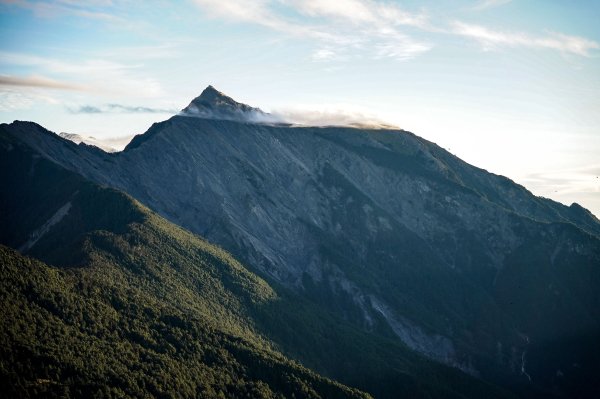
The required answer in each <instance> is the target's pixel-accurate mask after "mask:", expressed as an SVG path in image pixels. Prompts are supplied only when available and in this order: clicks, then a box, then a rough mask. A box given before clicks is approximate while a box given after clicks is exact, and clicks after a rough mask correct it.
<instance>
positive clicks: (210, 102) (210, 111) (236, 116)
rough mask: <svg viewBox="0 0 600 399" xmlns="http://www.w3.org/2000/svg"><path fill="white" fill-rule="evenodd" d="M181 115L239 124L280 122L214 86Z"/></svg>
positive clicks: (209, 87)
mask: <svg viewBox="0 0 600 399" xmlns="http://www.w3.org/2000/svg"><path fill="white" fill-rule="evenodd" d="M180 115H182V116H190V117H196V118H209V119H222V120H231V121H238V122H259V123H260V122H262V123H264V122H278V119H277V118H275V117H274V116H273V115H271V114H268V113H266V112H264V111H262V110H261V109H259V108H253V107H251V106H249V105H246V104H242V103H238V102H237V101H235V100H234V99H233V98H231V97H228V96H226V95H225V94H223V93H221V92H220V91H218V90H217V89H215V88H214V87H212V86H208V87H207V88H206V89H204V91H203V92H202V93H201V94H200V95H199V96H198V97H196V98H194V99H193V100H192V102H191V103H190V104H189V105H188V106H187V107H185V108H184V109H182V110H181V113H180Z"/></svg>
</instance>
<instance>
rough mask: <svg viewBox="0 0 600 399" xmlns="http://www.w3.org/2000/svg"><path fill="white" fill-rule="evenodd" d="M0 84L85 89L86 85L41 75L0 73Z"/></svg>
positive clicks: (86, 88)
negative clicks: (25, 75)
mask: <svg viewBox="0 0 600 399" xmlns="http://www.w3.org/2000/svg"><path fill="white" fill-rule="evenodd" d="M0 86H17V87H35V88H43V89H59V90H76V91H87V90H89V88H88V87H85V86H82V85H77V84H73V83H69V82H61V81H57V80H54V79H49V78H46V77H43V76H28V77H18V76H6V75H0Z"/></svg>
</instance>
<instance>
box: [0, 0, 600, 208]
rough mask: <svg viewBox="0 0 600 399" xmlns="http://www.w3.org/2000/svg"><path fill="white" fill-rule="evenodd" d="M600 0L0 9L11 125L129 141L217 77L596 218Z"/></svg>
mask: <svg viewBox="0 0 600 399" xmlns="http://www.w3.org/2000/svg"><path fill="white" fill-rule="evenodd" d="M599 19H600V1H583V0H572V1H558V0H543V1H542V0H455V1H450V0H437V1H427V0H424V1H411V0H406V1H392V0H254V1H245V0H195V1H192V0H190V1H139V0H123V1H118V0H114V1H111V0H90V1H85V2H80V1H76V0H61V1H34V0H0V122H2V123H5V122H6V123H9V122H12V121H13V120H31V121H35V122H37V123H39V124H41V125H42V126H44V127H46V128H47V129H50V130H52V131H55V132H57V133H58V132H68V133H76V134H81V135H84V136H93V137H96V138H98V139H101V140H102V139H111V140H113V142H118V141H119V140H121V141H123V140H122V139H123V138H124V137H129V136H131V135H134V134H139V133H143V132H144V131H146V130H147V129H148V127H150V125H151V124H152V123H153V122H157V121H161V120H165V119H168V118H169V117H170V116H171V115H173V114H174V113H177V112H178V111H179V110H180V109H182V108H184V107H185V106H186V105H187V104H188V103H189V102H190V101H191V100H192V99H193V98H194V97H196V96H198V95H199V94H200V93H201V91H202V90H203V89H204V88H205V87H206V86H207V85H209V84H212V85H213V86H215V87H216V88H217V89H219V90H220V91H222V92H224V93H226V94H228V95H230V96H232V97H233V98H234V99H236V100H237V101H240V102H244V103H247V104H250V105H252V106H256V107H260V108H261V109H263V110H265V111H268V112H273V113H276V114H279V115H282V116H283V117H286V118H288V119H290V120H292V121H294V122H304V123H316V124H319V123H348V122H363V121H368V122H371V121H373V122H380V121H381V122H384V123H388V124H392V125H396V126H399V127H401V128H403V129H406V130H409V131H411V132H414V133H415V134H417V135H419V136H421V137H423V138H425V139H427V140H430V141H433V142H435V143H437V144H438V145H440V146H442V147H443V148H446V149H447V150H449V151H450V152H452V153H453V154H455V155H457V156H459V157H460V158H462V159H463V160H465V161H467V162H469V163H471V164H473V165H476V166H478V167H481V168H484V169H487V170H488V171H490V172H493V173H496V174H502V175H505V176H508V177H509V178H511V179H513V180H514V181H516V182H517V183H519V184H522V185H524V186H525V187H527V188H528V189H529V190H531V191H532V192H533V193H534V194H536V195H541V196H544V197H548V198H552V199H554V200H557V201H560V202H562V203H564V204H566V205H570V204H571V203H573V202H577V203H579V204H581V205H583V206H585V207H586V208H588V209H590V210H591V211H592V212H593V213H594V214H595V215H596V216H599V217H600V178H599V176H600V24H599V23H598V20H599Z"/></svg>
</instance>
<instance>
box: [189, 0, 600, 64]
mask: <svg viewBox="0 0 600 399" xmlns="http://www.w3.org/2000/svg"><path fill="white" fill-rule="evenodd" d="M510 2H511V0H482V1H480V2H478V3H476V5H475V6H474V8H475V9H488V8H493V7H499V6H502V5H506V4H508V3H510ZM195 3H196V4H197V5H198V6H200V7H201V8H202V9H204V10H206V11H207V12H208V13H209V14H211V15H213V16H216V17H220V18H227V19H232V20H235V21H241V22H246V23H253V24H257V25H261V26H264V27H266V28H270V29H273V30H276V31H279V32H282V33H285V34H288V35H290V36H299V37H306V38H310V39H313V40H315V41H316V42H317V43H316V44H317V48H318V49H317V50H316V51H315V52H314V53H313V54H312V56H311V59H312V60H314V61H336V60H349V59H350V57H348V56H345V57H339V55H341V54H346V55H354V56H367V57H370V58H374V59H381V58H392V59H396V60H400V61H406V60H410V59H412V58H415V57H417V56H419V55H421V54H423V53H426V52H427V51H429V50H431V49H432V48H433V47H434V44H433V41H432V34H433V35H434V36H433V37H434V38H435V34H437V35H439V36H438V37H442V36H448V35H459V36H463V37H468V38H471V39H473V40H476V41H478V42H479V43H481V44H482V45H483V47H484V49H486V50H488V49H491V48H495V47H500V46H507V47H531V48H541V49H548V50H554V51H560V52H562V53H566V54H574V55H579V56H584V57H589V56H590V55H591V53H592V51H593V50H597V49H599V48H600V45H599V44H598V42H596V41H594V40H590V39H586V38H584V37H579V36H571V35H567V34H564V33H560V32H548V33H545V34H542V35H540V34H538V35H533V34H528V33H524V32H507V31H501V30H495V29H492V28H489V27H486V26H482V25H476V24H469V23H465V22H461V21H455V22H451V23H447V22H445V21H433V20H431V18H430V16H429V15H428V14H427V13H426V12H422V11H420V12H411V11H407V10H405V9H404V8H401V7H399V6H398V5H396V4H394V3H391V2H386V1H381V0H257V1H255V2H253V6H252V7H248V6H247V2H246V1H243V0H195ZM415 32H416V33H415ZM419 32H420V33H419ZM424 34H427V36H425V35H424ZM424 37H427V39H424ZM333 48H335V50H333Z"/></svg>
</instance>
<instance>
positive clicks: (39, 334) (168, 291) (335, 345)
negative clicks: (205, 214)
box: [0, 126, 510, 398]
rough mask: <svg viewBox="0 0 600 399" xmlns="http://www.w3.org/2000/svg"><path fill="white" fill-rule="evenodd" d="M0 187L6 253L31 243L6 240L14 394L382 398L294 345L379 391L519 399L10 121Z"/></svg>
mask: <svg viewBox="0 0 600 399" xmlns="http://www.w3.org/2000/svg"><path fill="white" fill-rule="evenodd" d="M68 148H75V149H77V150H85V151H90V152H91V153H93V154H102V152H101V151H99V150H97V149H95V148H94V147H87V146H75V145H74V144H71V143H68ZM0 186H1V187H2V188H3V189H2V190H1V191H0V207H1V209H2V210H3V212H2V213H0V244H3V245H8V246H10V247H12V248H14V249H18V250H19V252H16V251H15V250H14V249H9V248H8V247H5V246H3V245H0V259H1V260H0V298H2V299H1V304H2V306H1V307H0V315H1V317H0V342H1V343H2V345H1V349H0V352H1V356H0V381H2V382H3V384H4V386H5V394H7V395H9V396H11V397H29V396H43V397H90V396H121V397H123V396H124V397H141V396H160V397H162V396H174V395H179V396H184V397H195V396H201V397H253V398H254V397H294V396H295V397H327V398H329V397H366V396H367V395H366V394H364V393H362V392H360V391H358V390H356V389H352V388H347V387H344V386H342V385H340V384H339V383H336V382H333V381H331V380H329V379H326V378H323V377H321V376H319V375H317V374H316V373H314V372H313V371H310V370H308V369H306V368H304V367H303V366H300V365H299V364H298V363H295V362H293V361H290V360H288V359H289V358H286V357H284V356H283V355H282V354H281V353H280V351H279V348H280V347H281V346H284V347H286V348H292V347H293V348H294V350H293V351H292V350H290V351H289V352H290V353H292V352H293V354H294V355H295V357H296V358H299V357H301V356H300V354H301V353H303V354H309V355H310V356H309V358H310V359H311V360H312V362H313V363H314V364H317V365H319V366H320V367H321V368H322V369H324V370H325V371H327V372H328V374H330V375H333V374H335V372H336V371H337V373H338V374H340V375H342V376H343V377H345V379H346V380H347V381H348V382H349V383H351V384H352V385H355V386H360V387H362V388H364V389H368V390H369V391H370V392H373V393H374V394H376V395H377V396H378V397H397V396H398V395H400V396H405V397H449V398H452V397H456V398H459V397H460V398H464V397H468V398H478V397H481V396H486V397H490V398H502V397H510V395H509V394H508V393H507V392H504V391H502V390H501V389H499V388H497V387H494V386H492V385H490V384H486V383H483V382H481V381H478V380H477V379H475V378H473V377H470V376H468V375H465V374H463V373H462V372H460V371H457V370H453V369H450V368H448V367H445V366H442V365H439V364H437V363H435V362H431V361H428V360H427V359H425V358H423V357H421V356H419V355H416V354H414V353H411V352H410V351H409V350H407V349H406V348H405V347H404V346H402V345H399V344H398V343H396V342H394V341H393V340H390V339H385V338H379V337H370V336H369V335H368V334H367V333H365V332H363V331H361V330H360V329H358V328H356V327H354V326H352V325H351V324H350V323H347V322H345V321H344V320H342V319H340V318H338V317H336V316H335V315H331V314H328V313H327V312H324V311H323V310H322V309H320V308H318V307H316V306H314V305H313V304H311V303H310V302H308V301H306V300H304V299H303V298H301V297H298V296H297V295H294V294H293V293H291V292H289V291H287V290H285V289H284V288H282V287H278V286H276V285H275V286H273V285H269V284H268V283H267V282H266V281H264V280H263V279H261V278H260V277H258V276H256V275H255V274H253V273H252V272H250V271H248V270H247V269H246V268H245V267H244V266H243V265H242V264H240V263H239V262H237V261H236V260H234V259H233V258H232V257H231V256H230V255H229V254H228V253H226V252H225V251H223V250H222V249H220V248H218V247H215V246H213V245H211V244H209V243H207V242H206V241H204V240H202V239H201V238H199V237H197V236H194V235H192V234H191V233H189V232H187V231H185V230H183V229H181V228H180V227H178V226H175V225H173V224H171V223H169V222H167V221H166V220H165V219H163V218H162V217H160V216H158V215H156V214H155V213H153V212H151V211H150V210H148V209H147V208H145V207H144V206H143V205H141V204H140V203H138V202H136V201H135V200H133V199H132V198H131V197H129V196H128V195H126V194H124V193H122V192H119V191H116V190H114V189H110V188H106V187H100V186H98V185H97V184H94V183H92V182H90V181H89V180H86V179H85V178H83V177H82V176H80V175H78V174H75V173H73V172H70V171H67V170H66V169H64V168H62V167H61V166H59V165H57V164H55V163H54V162H52V161H49V160H47V159H45V158H44V157H43V156H41V154H40V153H38V152H37V151H36V150H34V149H32V148H31V147H30V146H28V145H26V144H25V143H23V142H22V141H21V140H19V139H17V138H15V137H13V136H11V135H10V134H8V133H7V131H6V126H1V127H0ZM269 337H271V338H272V339H273V340H272V339H269ZM275 339H276V340H277V342H284V344H283V345H280V344H278V343H277V342H275ZM314 364H313V366H314ZM340 367H342V368H344V369H345V371H344V373H340V372H339V369H340ZM430 375H435V376H436V380H435V381H432V380H431V378H430V377H429V376H430Z"/></svg>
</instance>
